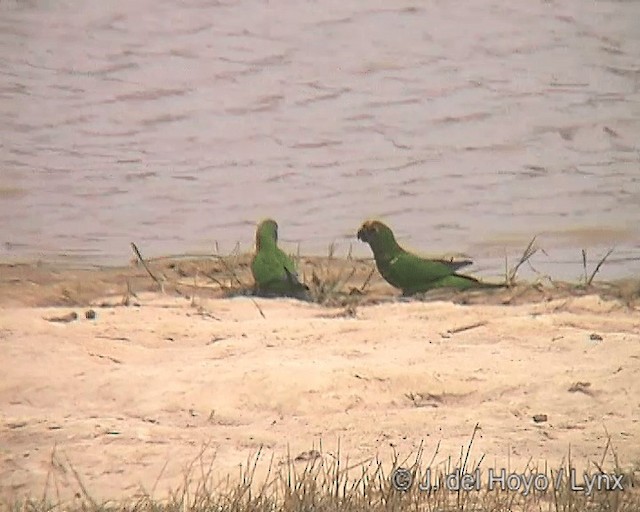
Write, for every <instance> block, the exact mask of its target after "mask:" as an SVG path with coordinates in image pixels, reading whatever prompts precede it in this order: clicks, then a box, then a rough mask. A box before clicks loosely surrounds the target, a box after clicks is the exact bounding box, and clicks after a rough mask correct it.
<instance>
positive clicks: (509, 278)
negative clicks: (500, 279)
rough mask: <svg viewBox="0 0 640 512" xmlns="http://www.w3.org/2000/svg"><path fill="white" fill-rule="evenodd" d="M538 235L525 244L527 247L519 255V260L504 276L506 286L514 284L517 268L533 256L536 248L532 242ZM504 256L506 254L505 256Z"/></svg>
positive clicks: (536, 250)
mask: <svg viewBox="0 0 640 512" xmlns="http://www.w3.org/2000/svg"><path fill="white" fill-rule="evenodd" d="M537 236H538V235H535V236H534V237H533V238H532V239H531V241H530V242H529V245H527V248H526V249H525V250H524V252H523V253H522V256H520V261H518V263H516V265H515V266H514V267H513V268H512V269H511V272H509V274H508V275H507V276H506V278H507V282H506V285H507V286H513V285H514V284H515V280H516V275H517V274H518V269H519V268H520V267H521V266H522V265H524V264H525V263H526V262H527V261H528V260H529V258H531V256H533V255H534V254H535V253H536V252H538V248H537V247H533V244H534V243H535V241H536V238H537ZM505 258H506V256H505ZM505 266H506V259H505Z"/></svg>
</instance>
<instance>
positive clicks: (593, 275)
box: [587, 248, 613, 286]
mask: <svg viewBox="0 0 640 512" xmlns="http://www.w3.org/2000/svg"><path fill="white" fill-rule="evenodd" d="M612 252H613V248H611V249H609V250H608V251H607V254H605V255H604V256H603V257H602V259H601V260H600V261H599V262H598V264H597V265H596V268H595V269H594V271H593V272H592V273H591V276H589V279H588V280H587V286H591V283H592V281H593V278H594V277H596V274H597V273H598V271H599V270H600V267H601V266H602V265H603V263H604V262H605V261H606V259H607V258H608V257H609V256H611V253H612Z"/></svg>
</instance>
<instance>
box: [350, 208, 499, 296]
mask: <svg viewBox="0 0 640 512" xmlns="http://www.w3.org/2000/svg"><path fill="white" fill-rule="evenodd" d="M358 239H360V240H362V241H363V242H366V243H368V244H369V245H370V246H371V250H372V251H373V256H374V257H375V260H376V266H377V267H378V271H379V272H380V274H381V275H382V277H383V278H384V279H385V281H387V282H388V283H389V284H390V285H391V286H394V287H396V288H400V289H401V290H402V294H403V295H413V294H414V293H420V292H426V291H428V290H432V289H434V288H455V289H458V290H468V289H470V288H496V287H502V286H503V285H499V284H489V283H482V282H480V281H478V280H477V279H476V278H474V277H471V276H465V275H461V274H457V273H456V270H458V269H460V268H462V267H466V266H467V265H471V264H472V263H473V262H472V261H469V260H464V261H458V262H455V261H445V260H433V259H426V258H421V257H420V256H416V255H415V254H411V253H410V252H407V251H405V250H404V249H403V248H402V247H400V246H399V245H398V242H396V239H395V237H394V236H393V231H391V229H390V228H389V227H388V226H386V225H385V224H383V223H382V222H379V221H376V220H368V221H366V222H365V223H364V224H362V226H361V227H360V230H359V231H358Z"/></svg>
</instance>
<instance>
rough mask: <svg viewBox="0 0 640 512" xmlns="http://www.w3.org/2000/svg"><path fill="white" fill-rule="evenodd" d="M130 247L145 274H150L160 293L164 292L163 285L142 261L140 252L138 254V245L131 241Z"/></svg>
mask: <svg viewBox="0 0 640 512" xmlns="http://www.w3.org/2000/svg"><path fill="white" fill-rule="evenodd" d="M131 248H132V249H133V252H134V253H135V255H136V258H138V261H139V262H140V263H142V266H143V267H144V269H145V270H146V271H147V274H149V276H151V279H153V280H154V281H155V282H156V284H157V285H158V287H159V288H160V291H161V292H162V293H164V285H163V284H162V282H161V281H160V280H159V279H158V278H157V277H156V276H154V275H153V272H151V269H150V268H149V266H148V265H147V263H146V262H145V261H144V258H143V257H142V254H140V251H139V250H138V247H137V246H136V244H134V243H133V242H131Z"/></svg>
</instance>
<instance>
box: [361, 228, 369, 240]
mask: <svg viewBox="0 0 640 512" xmlns="http://www.w3.org/2000/svg"><path fill="white" fill-rule="evenodd" d="M358 240H362V241H363V242H369V230H368V229H367V228H366V227H364V226H363V227H361V228H360V229H359V230H358Z"/></svg>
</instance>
